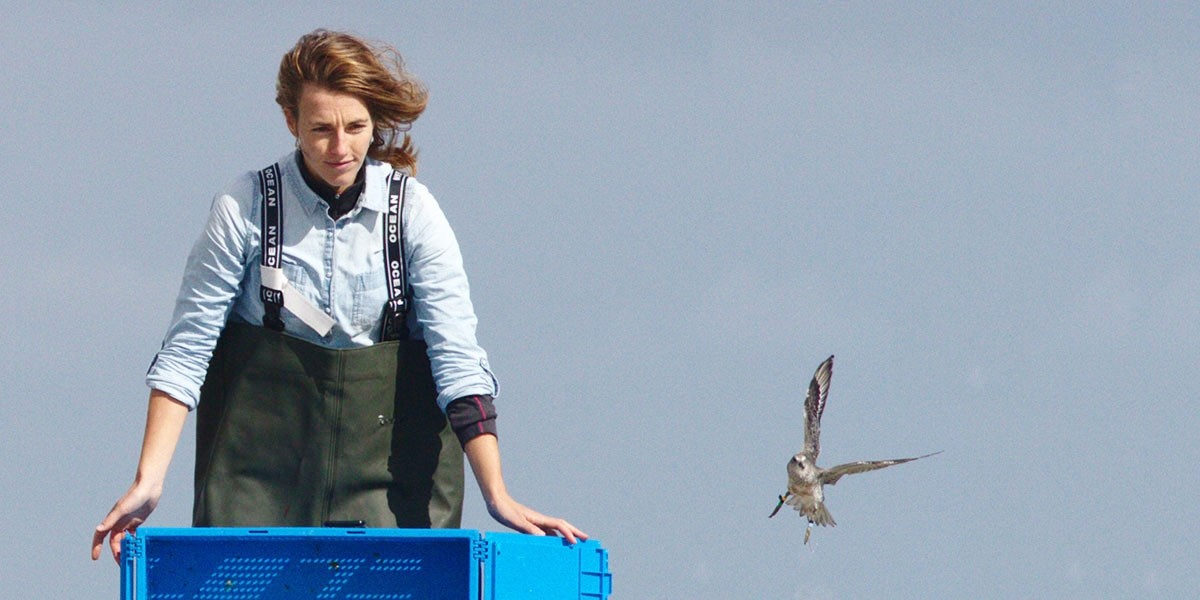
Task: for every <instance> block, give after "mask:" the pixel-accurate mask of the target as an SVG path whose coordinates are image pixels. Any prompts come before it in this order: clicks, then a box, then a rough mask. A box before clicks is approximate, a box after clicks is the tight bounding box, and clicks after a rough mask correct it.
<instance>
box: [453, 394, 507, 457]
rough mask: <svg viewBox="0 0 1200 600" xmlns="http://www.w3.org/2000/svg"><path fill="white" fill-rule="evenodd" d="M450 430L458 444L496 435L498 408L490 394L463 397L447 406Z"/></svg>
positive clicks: (465, 443)
mask: <svg viewBox="0 0 1200 600" xmlns="http://www.w3.org/2000/svg"><path fill="white" fill-rule="evenodd" d="M446 418H448V419H449V420H450V428H451V429H453V430H454V434H455V435H457V436H458V442H459V443H460V444H462V445H464V446H465V445H467V442H468V441H470V440H472V439H474V438H476V437H478V436H481V435H483V434H485V433H490V434H492V435H496V406H495V404H493V402H492V397H491V395H489V394H478V395H474V396H463V397H462V398H459V399H457V400H454V401H452V402H450V404H449V405H447V406H446Z"/></svg>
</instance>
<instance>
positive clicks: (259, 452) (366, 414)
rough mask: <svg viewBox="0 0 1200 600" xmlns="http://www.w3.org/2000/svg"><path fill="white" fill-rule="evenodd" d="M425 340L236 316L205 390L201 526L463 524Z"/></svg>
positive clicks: (196, 517)
mask: <svg viewBox="0 0 1200 600" xmlns="http://www.w3.org/2000/svg"><path fill="white" fill-rule="evenodd" d="M436 398H437V392H436V390H435V387H434V383H433V375H432V373H431V371H430V366H429V359H428V357H427V356H426V353H425V345H424V344H423V343H421V342H412V341H388V342H380V343H378V344H375V345H373V346H367V347H363V348H351V349H344V350H334V349H329V348H323V347H320V346H317V345H315V344H311V343H308V342H305V341H303V340H300V339H297V338H294V337H290V336H287V335H284V334H282V333H278V332H274V331H270V330H268V329H265V328H262V327H258V326H255V325H248V324H244V323H228V324H227V325H226V327H225V331H224V332H223V333H222V334H221V338H220V340H219V341H218V343H217V348H216V351H215V352H214V354H213V358H212V361H211V363H210V365H209V370H208V376H207V379H206V380H205V382H204V386H203V388H202V389H201V399H200V404H199V406H198V407H197V419H196V474H195V504H194V507H193V517H192V520H193V525H195V526H198V527H203V526H228V527H271V526H305V527H317V526H321V525H324V524H325V523H328V522H330V521H359V520H361V521H363V522H364V523H365V524H366V526H368V527H439V528H445V527H450V528H457V527H459V526H460V522H461V520H462V500H463V454H462V447H461V446H460V445H459V443H458V440H457V438H456V437H455V436H454V433H453V432H452V431H451V430H450V426H449V423H448V422H447V420H446V416H445V414H444V413H443V412H442V410H441V409H440V408H439V407H438V405H437V401H436Z"/></svg>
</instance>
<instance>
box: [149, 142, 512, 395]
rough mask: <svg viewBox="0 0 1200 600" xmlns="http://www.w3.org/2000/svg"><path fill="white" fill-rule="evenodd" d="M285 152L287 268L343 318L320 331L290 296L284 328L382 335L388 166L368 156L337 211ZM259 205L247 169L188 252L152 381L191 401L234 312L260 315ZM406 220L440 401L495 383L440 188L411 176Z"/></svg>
mask: <svg viewBox="0 0 1200 600" xmlns="http://www.w3.org/2000/svg"><path fill="white" fill-rule="evenodd" d="M279 164H280V167H281V169H282V181H281V185H280V190H281V192H282V193H283V270H284V273H285V274H286V275H287V279H288V281H290V282H291V284H292V285H293V286H294V287H295V288H296V289H297V290H299V291H300V292H301V293H302V294H303V295H304V296H305V297H307V298H308V299H309V301H311V302H312V303H313V305H314V306H316V307H317V308H319V309H320V310H322V311H325V313H326V314H328V315H329V316H330V317H332V318H333V321H334V326H333V329H332V330H331V331H330V332H329V333H328V334H327V335H325V336H324V337H322V336H320V335H319V334H318V333H317V332H316V331H313V330H312V329H311V328H309V327H308V326H307V325H305V324H304V323H303V322H301V321H300V320H299V319H297V318H296V317H295V316H294V315H292V314H291V313H290V312H289V311H288V309H287V307H286V306H285V307H284V309H283V321H284V326H285V332H286V333H287V334H289V335H293V336H296V337H298V338H301V339H304V340H306V341H309V342H312V343H314V344H319V345H321V346H325V347H329V348H353V347H359V346H369V345H371V344H373V343H374V342H375V341H376V340H378V339H379V334H380V330H381V327H382V321H383V307H384V305H385V304H386V302H387V300H388V289H387V283H386V281H385V279H384V259H383V234H382V230H381V228H382V227H383V217H384V215H385V214H386V212H387V176H388V175H389V174H390V173H391V170H392V168H391V166H390V165H387V164H383V163H380V162H377V161H374V160H372V159H367V169H366V180H365V185H364V188H363V195H362V198H361V199H360V200H359V202H358V205H357V206H356V207H355V208H354V209H353V210H351V211H350V212H349V213H348V214H346V215H345V216H343V217H342V218H340V219H338V220H336V221H334V220H333V219H331V218H330V217H329V214H328V206H327V205H326V204H325V201H324V200H322V199H321V198H320V197H319V196H317V194H316V193H314V192H313V191H312V190H311V189H309V187H308V186H307V185H306V184H305V183H304V179H303V178H302V176H301V174H300V170H299V166H298V165H297V163H296V158H295V155H294V154H288V155H287V156H285V157H283V158H282V159H280V161H279ZM261 212H262V207H261V201H260V198H259V192H258V175H257V172H249V173H246V174H245V175H243V176H241V177H239V178H238V179H236V180H235V181H234V182H233V183H232V184H230V186H229V189H228V190H227V191H225V192H222V193H219V194H217V196H216V197H215V198H214V199H213V203H212V209H211V210H210V212H209V217H208V223H207V224H206V225H205V227H204V231H203V233H202V234H201V235H200V238H199V239H198V240H197V241H196V244H195V246H193V248H192V252H191V254H190V255H189V256H188V260H187V268H186V269H185V271H184V274H183V284H182V285H181V287H180V290H179V297H178V299H177V300H176V302H175V313H174V316H173V317H172V319H171V325H170V327H169V328H168V329H167V334H166V337H165V338H164V340H163V346H162V349H161V350H160V351H159V352H158V354H157V355H156V356H155V358H154V362H153V363H152V364H151V366H150V370H149V372H148V373H147V374H146V384H147V385H149V386H150V387H151V388H154V389H158V390H161V391H163V392H166V393H167V394H169V395H170V396H171V397H172V398H175V399H177V400H179V401H180V402H183V403H184V404H187V405H188V406H189V407H190V408H195V407H196V404H197V402H199V399H200V386H201V384H202V383H203V382H204V375H205V373H206V372H207V370H208V362H209V359H210V358H211V357H212V353H213V348H214V347H215V346H216V343H217V338H218V337H219V336H220V334H221V330H222V328H223V327H224V325H225V322H226V320H227V319H236V320H238V321H244V322H247V323H253V324H256V325H261V324H262V317H263V304H262V300H261V298H260V297H259V286H260V284H261V281H262V279H261V275H260V274H259V255H260V253H261V251H260V248H261V244H260V243H259V236H260V233H261V231H260V229H261V227H260V223H261V216H260V215H261ZM403 220H404V252H405V257H406V259H407V265H408V282H409V285H410V286H411V295H412V298H411V303H410V306H411V309H410V310H409V314H408V326H409V332H410V334H411V336H412V338H413V339H422V338H423V339H424V340H425V343H426V344H427V345H428V347H429V359H430V363H431V364H432V366H433V376H434V381H435V382H436V383H437V388H438V404H439V405H440V406H441V407H442V409H443V410H445V408H446V405H447V404H449V403H450V402H451V401H453V400H455V399H457V398H461V397H463V396H467V395H471V394H492V395H495V394H496V392H497V389H496V380H495V378H494V377H493V375H492V373H491V370H490V369H489V367H488V362H487V354H486V353H485V352H484V350H483V348H481V347H480V346H479V344H478V342H477V341H476V338H475V326H476V318H475V310H474V308H473V307H472V305H471V298H470V290H469V287H468V284H467V276H466V272H465V271H464V270H463V265H462V254H461V253H460V252H459V248H458V241H457V239H455V237H454V232H453V231H452V230H451V229H450V224H449V223H448V222H447V221H446V217H445V215H444V214H443V213H442V210H441V207H440V206H438V203H437V201H436V200H435V199H434V197H433V195H432V194H430V193H429V190H428V189H427V188H426V187H425V186H424V185H422V184H420V183H419V182H417V181H416V180H415V179H413V178H409V180H408V187H407V193H406V195H405V202H404V213H403Z"/></svg>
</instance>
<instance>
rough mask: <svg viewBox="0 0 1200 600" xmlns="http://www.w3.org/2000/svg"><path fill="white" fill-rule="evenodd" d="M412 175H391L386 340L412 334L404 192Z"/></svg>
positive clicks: (385, 246)
mask: <svg viewBox="0 0 1200 600" xmlns="http://www.w3.org/2000/svg"><path fill="white" fill-rule="evenodd" d="M407 185H408V176H406V175H405V174H404V173H401V172H400V171H392V175H391V177H389V178H388V210H387V215H386V216H385V217H384V228H383V260H384V264H385V265H386V267H387V277H386V279H387V287H388V302H387V306H385V307H384V309H383V332H382V334H381V337H382V340H381V341H387V340H400V339H406V338H407V337H408V301H407V300H406V299H405V288H406V286H407V282H408V279H407V277H406V275H405V260H404V259H405V257H404V193H405V192H406V191H407Z"/></svg>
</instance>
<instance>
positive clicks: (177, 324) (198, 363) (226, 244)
mask: <svg viewBox="0 0 1200 600" xmlns="http://www.w3.org/2000/svg"><path fill="white" fill-rule="evenodd" d="M242 197H245V195H242ZM248 223H249V214H248V208H247V206H246V205H244V204H241V203H239V202H238V201H237V200H236V199H235V198H234V197H233V196H232V195H230V194H218V195H217V196H216V197H215V198H214V199H213V202H212V207H211V209H210V210H209V215H208V222H207V223H206V224H205V227H204V231H203V232H202V233H201V234H200V237H199V239H197V240H196V243H195V245H194V246H193V247H192V251H191V253H190V254H189V255H188V259H187V266H186V268H185V269H184V274H183V283H182V284H181V285H180V288H179V295H178V297H177V299H176V301H175V311H174V315H173V316H172V318H171V325H170V327H169V328H168V329H167V333H166V336H165V337H164V339H163V344H162V349H161V350H159V352H158V354H156V355H155V357H154V361H153V362H152V363H151V365H150V369H149V371H148V372H147V373H146V385H148V386H150V387H151V388H154V389H158V390H160V391H163V392H165V393H167V394H169V395H170V396H171V397H172V398H175V399H176V400H179V401H180V402H183V403H184V404H186V405H188V407H189V408H195V407H196V405H197V404H198V403H199V401H200V386H201V385H202V384H203V383H204V376H205V373H206V372H207V371H208V363H209V360H210V359H211V358H212V353H213V348H214V347H215V346H216V343H217V338H218V337H219V336H220V335H221V330H222V329H223V328H224V326H225V320H226V318H228V316H229V312H230V309H231V307H232V305H233V301H234V299H235V298H236V297H237V294H238V291H239V288H240V285H241V281H242V279H243V275H244V274H245V271H246V262H247V261H246V257H247V247H248V243H247V237H248V235H249V234H250V232H249V231H248V230H249V226H248Z"/></svg>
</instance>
